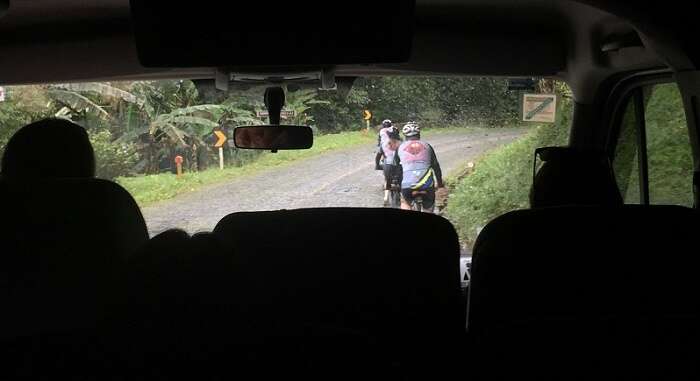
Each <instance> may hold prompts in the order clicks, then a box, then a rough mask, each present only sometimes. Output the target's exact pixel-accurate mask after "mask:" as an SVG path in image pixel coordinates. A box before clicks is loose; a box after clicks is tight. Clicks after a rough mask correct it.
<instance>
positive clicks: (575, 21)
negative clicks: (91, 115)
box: [0, 0, 700, 380]
mask: <svg viewBox="0 0 700 381" xmlns="http://www.w3.org/2000/svg"><path fill="white" fill-rule="evenodd" d="M695 18H696V13H695V12H694V4H693V3H692V2H683V1H673V0H669V1H666V2H639V1H632V0H615V1H612V0H610V1H603V0H528V1H525V0H490V1H484V0H415V1H399V0H396V1H386V2H376V1H375V2H369V1H353V2H338V3H333V4H331V3H322V4H320V3H319V4H317V3H315V2H311V1H297V2H287V3H280V4H278V3H263V2H260V3H253V2H217V1H211V0H200V1H198V2H183V3H180V2H169V1H162V0H157V1H145V0H131V1H128V0H104V1H99V2H85V1H78V0H60V1H49V0H31V1H30V0H5V1H0V85H4V86H9V85H23V84H36V83H68V82H88V81H102V80H112V81H127V80H142V79H163V78H188V79H192V80H193V81H196V82H197V83H198V84H200V85H202V86H210V87H212V88H215V89H217V91H226V90H227V89H234V88H237V87H244V86H247V85H250V84H251V83H256V84H259V83H263V84H270V85H277V84H284V83H287V82H289V83H291V82H294V83H298V84H301V85H302V86H309V87H314V88H335V87H337V88H338V89H341V88H342V87H343V86H346V85H347V84H350V85H351V84H352V81H353V80H354V79H355V78H357V77H371V76H419V75H420V76H458V75H481V76H501V77H512V78H525V77H528V78H529V77H538V78H554V79H558V80H561V81H563V82H565V83H566V84H568V86H569V87H570V88H571V92H572V94H573V104H574V108H573V118H572V126H571V132H570V136H569V144H568V145H567V146H566V147H543V148H542V149H538V151H537V152H533V153H532V154H533V155H534V158H535V164H537V162H538V161H539V162H540V163H541V165H539V166H538V165H536V166H535V168H534V170H535V173H533V182H532V187H531V188H530V189H528V190H527V191H528V192H529V194H530V202H531V205H530V206H531V207H530V208H527V209H522V210H517V211H513V212H510V213H506V214H504V215H502V216H499V217H497V218H496V219H495V220H493V221H491V222H490V223H488V224H487V225H486V226H485V227H484V228H483V230H482V231H481V233H480V234H479V236H478V238H477V240H476V243H475V244H474V248H473V254H472V259H471V262H470V274H469V282H468V284H469V287H468V289H467V290H464V289H463V288H462V287H461V283H462V281H463V279H461V277H460V243H459V239H458V235H457V232H456V231H455V227H454V226H453V225H452V224H451V223H450V222H449V221H448V220H446V219H445V218H443V217H440V216H436V215H432V214H427V213H416V212H412V211H404V210H397V209H388V208H346V207H343V208H333V207H329V208H306V209H289V210H274V211H258V212H236V213H232V214H229V215H227V216H226V217H224V218H223V219H221V220H220V221H219V222H218V223H217V224H216V225H215V226H212V227H211V229H210V231H207V232H198V233H196V234H191V233H188V232H186V231H184V230H179V229H177V226H173V227H172V229H170V230H167V231H165V232H163V233H161V234H158V235H155V236H152V237H150V236H149V233H148V229H147V227H146V222H145V221H144V217H143V215H142V213H141V211H140V209H139V206H138V205H137V203H136V202H135V201H134V199H133V197H132V196H131V195H130V194H129V192H127V191H126V190H125V189H123V188H122V187H121V186H120V185H118V184H117V183H115V182H112V181H108V180H103V179H98V178H95V174H94V162H95V157H94V154H93V150H92V147H91V146H90V142H89V141H88V140H87V137H86V136H85V133H84V131H82V130H80V131H78V130H72V129H71V126H70V124H69V123H63V122H61V120H49V121H43V122H37V123H34V124H33V125H29V126H28V127H27V128H25V129H22V130H21V133H18V134H15V135H14V136H13V137H12V139H11V140H10V141H9V142H8V144H7V147H6V149H5V151H4V156H3V160H2V169H1V171H0V195H2V197H0V203H2V206H0V211H1V214H0V227H1V229H0V289H2V291H0V298H1V299H0V300H1V301H2V302H1V304H2V306H3V308H2V313H1V314H0V322H2V324H0V332H1V333H0V342H1V344H0V348H2V350H1V351H2V352H0V353H2V358H3V362H5V364H7V365H6V366H4V367H3V368H4V369H3V371H2V373H3V374H4V376H3V377H2V378H4V379H8V380H9V379H48V378H59V379H62V378H66V379H185V378H187V379H232V378H235V377H243V378H253V377H254V378H257V379H271V378H280V377H285V378H297V377H299V378H300V379H324V380H326V379H354V380H356V379H359V378H377V379H379V378H382V379H447V378H448V377H460V378H465V379H487V380H490V379H516V378H525V379H531V378H532V379H697V377H698V374H699V373H700V370H699V369H698V359H700V346H699V345H698V343H699V341H698V340H699V339H700V331H699V329H698V327H699V326H700V299H698V297H697V295H698V291H700V280H699V278H698V275H697V269H698V265H699V264H700V259H698V257H696V256H695V254H693V253H694V252H696V251H695V250H697V247H698V239H699V237H700V236H699V235H698V232H699V231H700V230H699V228H700V219H699V216H698V213H697V211H696V210H695V208H696V206H697V205H698V201H699V200H700V189H698V181H700V180H699V179H700V175H699V174H700V141H699V140H698V139H699V137H698V136H699V135H698V122H699V118H700V114H698V113H699V112H700V71H699V69H698V65H700V46H699V45H698V44H697V42H696V41H695V40H696V36H698V35H700V30H699V29H700V27H699V26H698V23H697V22H696V21H695ZM183 19H188V20H189V21H190V22H189V24H188V25H187V27H186V28H185V27H183V23H182V20H183ZM290 20H291V21H290ZM329 25H336V26H337V25H343V26H345V27H343V28H329V27H328V26H329ZM183 46H184V47H186V48H185V49H183ZM244 53H245V54H244ZM657 84H674V85H676V86H677V87H678V89H679V91H680V94H681V97H682V105H683V108H684V111H685V118H686V124H687V131H688V143H689V145H690V150H691V153H692V162H693V173H692V175H689V176H688V177H687V188H688V189H689V192H692V197H693V205H692V206H690V205H689V206H678V205H666V204H663V203H661V202H656V201H655V199H654V194H653V189H651V190H650V181H649V170H650V168H651V167H653V166H654V165H655V164H654V161H653V160H652V159H650V158H651V157H652V154H653V153H652V152H647V144H646V135H645V132H644V131H645V114H644V110H643V107H642V108H640V105H642V102H644V97H645V89H646V88H648V87H649V86H654V85H657ZM350 85H347V86H350ZM275 102H277V100H276V98H275V97H274V94H273V95H269V96H268V95H266V99H265V103H266V105H267V106H268V109H269V110H270V113H271V114H273V113H276V114H277V123H275V122H271V124H279V113H280V110H281V106H280V105H275V104H276V103H275ZM274 110H276V111H274ZM270 119H271V121H272V120H273V119H274V118H273V116H271V117H270ZM628 127H629V128H631V129H632V135H630V136H632V138H631V140H630V141H631V142H632V143H631V144H636V147H638V151H637V154H636V156H634V158H633V160H635V165H636V167H635V168H637V169H638V171H639V178H638V179H637V180H638V184H637V185H636V187H632V188H633V189H631V190H630V189H621V188H620V187H619V182H616V175H617V174H618V173H616V171H617V170H618V168H617V163H618V161H616V160H615V159H616V157H617V154H618V152H619V151H620V149H621V147H622V143H621V141H622V137H623V136H626V135H625V134H626V132H625V131H626V130H625V129H626V128H628ZM661 127H662V128H663V123H661ZM2 128H3V126H0V129H2ZM308 134H310V130H309V132H308ZM300 144H301V145H303V143H300ZM504 176H508V174H507V173H505V174H504ZM653 186H654V185H653V184H652V185H651V188H653ZM631 191H634V192H637V197H636V198H635V199H633V200H631V201H630V198H629V197H627V195H628V194H629V192H631ZM387 229H390V231H391V235H392V236H396V237H400V238H399V239H402V240H408V241H410V249H406V248H405V247H398V246H392V245H390V244H388V242H387V241H388V240H389V239H392V238H389V237H388V236H387V235H386V234H382V233H381V232H384V231H386V230H387ZM407 232H417V233H407ZM694 247H695V248H696V249H693V248H694Z"/></svg>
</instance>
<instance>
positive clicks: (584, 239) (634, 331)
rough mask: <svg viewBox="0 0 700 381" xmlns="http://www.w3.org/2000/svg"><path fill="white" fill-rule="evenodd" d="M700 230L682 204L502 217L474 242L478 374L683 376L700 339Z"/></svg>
mask: <svg viewBox="0 0 700 381" xmlns="http://www.w3.org/2000/svg"><path fill="white" fill-rule="evenodd" d="M699 227H700V220H699V219H698V214H697V212H696V211H694V210H692V209H687V208H682V207H675V206H646V207H645V206H633V205H625V206H620V207H611V208H604V207H560V208H542V209H534V210H522V211H516V212H512V213H508V214H506V215H503V216H501V217H499V218H497V219H495V220H494V221H492V222H491V223H490V224H488V225H487V226H486V227H485V228H484V230H483V231H482V233H481V235H480V236H479V238H478V239H477V242H476V244H475V247H474V252H473V263H472V278H471V282H470V290H469V311H468V334H469V336H470V338H471V340H472V341H473V345H474V347H473V350H474V352H475V353H477V354H479V355H480V356H481V358H480V361H477V362H478V363H479V365H480V366H482V367H483V368H482V370H483V371H484V372H491V373H489V374H491V375H494V374H493V373H492V372H494V371H495V372H505V373H506V374H500V376H515V375H522V374H526V373H527V372H528V371H532V372H538V373H537V374H538V375H545V374H548V375H550V376H551V375H553V374H556V372H558V371H572V370H573V369H576V370H577V371H581V372H591V374H596V372H599V371H601V370H605V371H606V372H607V373H605V374H607V375H608V376H610V375H613V374H614V375H616V376H621V375H626V376H630V375H632V374H635V376H642V377H645V376H649V375H652V374H655V375H658V373H663V372H666V371H667V368H669V366H670V365H671V364H673V366H670V368H672V369H673V371H674V372H681V374H682V372H684V371H687V370H688V366H689V365H690V364H694V362H687V361H685V362H684V360H686V359H687V358H688V357H687V355H688V353H689V352H688V351H689V350H690V348H692V347H691V346H689V345H687V344H688V343H690V342H692V340H696V339H698V338H700V337H699V336H698V328H697V326H698V322H700V320H699V319H700V299H698V297H697V295H698V292H699V291H700V278H698V276H697V269H698V264H700V257H698V256H697V255H695V253H696V251H697V247H698V241H699V240H700V236H698V234H697V232H698V228H699ZM535 343H536V345H535ZM697 352H698V351H697V348H696V349H694V353H696V354H697ZM493 359H499V361H501V364H500V365H499V366H496V364H495V363H494V362H495V360H493ZM545 359H546V363H547V364H546V365H545V364H544V363H543V360H545ZM646 361H650V363H649V364H647V365H648V366H645V367H640V366H639V364H646V363H645V362H646ZM634 364H637V365H634ZM509 372H513V373H509ZM548 372H551V373H548ZM636 372H638V374H637V373H636ZM655 372H657V373H655ZM587 374H588V373H587ZM597 374H598V375H600V373H597ZM669 374H671V373H669Z"/></svg>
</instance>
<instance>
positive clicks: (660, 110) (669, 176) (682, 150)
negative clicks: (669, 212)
mask: <svg viewBox="0 0 700 381" xmlns="http://www.w3.org/2000/svg"><path fill="white" fill-rule="evenodd" d="M635 100H637V101H635ZM624 107H625V110H624V114H623V117H622V119H621V124H620V130H619V136H618V140H617V144H616V148H615V154H614V159H613V160H614V161H613V166H614V170H615V176H616V179H617V184H618V187H619V189H620V192H621V194H622V196H623V198H624V201H625V203H628V204H639V203H647V202H648V203H650V204H661V205H683V206H692V205H693V191H692V177H693V159H692V154H691V145H690V140H689V135H688V127H687V124H686V119H685V112H684V109H683V102H682V98H681V94H680V91H679V89H678V86H677V85H676V84H675V83H664V84H655V85H649V86H645V87H643V88H639V89H637V90H635V92H634V93H633V95H632V96H631V97H630V99H629V100H628V102H627V103H626V104H625V106H624ZM642 144H643V145H642ZM640 164H641V165H640ZM644 179H647V180H646V181H645V180H644Z"/></svg>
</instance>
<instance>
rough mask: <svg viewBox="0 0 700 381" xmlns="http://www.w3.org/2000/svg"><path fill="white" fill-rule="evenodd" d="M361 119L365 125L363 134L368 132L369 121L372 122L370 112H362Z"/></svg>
mask: <svg viewBox="0 0 700 381" xmlns="http://www.w3.org/2000/svg"><path fill="white" fill-rule="evenodd" d="M362 119H364V120H365V123H366V124H367V125H366V127H365V133H368V132H369V127H370V122H369V121H370V120H372V112H371V111H369V110H364V111H362Z"/></svg>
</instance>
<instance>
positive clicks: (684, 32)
mask: <svg viewBox="0 0 700 381" xmlns="http://www.w3.org/2000/svg"><path fill="white" fill-rule="evenodd" d="M673 3H674V1H665V2H654V3H653V4H639V2H635V1H633V0H624V1H622V0H620V1H605V0H561V1H555V0H549V1H545V0H535V1H523V0H418V1H417V3H416V34H415V37H414V45H413V53H412V57H411V59H410V60H409V62H406V63H402V64H372V65H342V66H338V67H336V75H338V76H369V75H399V74H400V75H421V74H423V75H426V74H427V75H500V76H547V77H557V78H561V79H563V80H566V81H567V82H568V83H569V85H570V86H571V87H572V89H573V90H574V94H575V97H576V100H577V102H579V103H589V102H592V101H593V97H594V95H595V91H596V89H597V88H598V85H599V84H600V83H601V82H602V81H604V80H605V79H606V78H608V77H610V76H611V75H614V74H616V73H622V72H627V71H632V70H642V69H654V68H667V67H670V68H672V69H674V70H689V69H693V68H694V67H695V66H696V62H697V61H699V60H700V54H699V53H698V51H700V48H696V47H695V46H694V44H693V43H692V41H691V39H692V37H693V36H695V35H697V29H698V27H697V25H696V23H693V22H690V18H691V17H692V12H690V11H689V9H690V8H691V7H692V4H687V3H685V2H680V1H679V2H678V4H677V6H671V5H672V4H673ZM370 13H371V11H370ZM686 21H688V22H686ZM635 32H636V33H637V34H638V35H639V37H640V38H641V41H642V42H643V46H629V47H622V48H621V49H615V50H612V51H607V52H604V51H603V50H602V49H601V48H602V46H603V44H605V43H607V42H610V41H613V42H614V41H615V40H616V39H618V38H620V36H625V35H629V34H630V33H635ZM0 36H2V38H1V39H0V52H2V54H1V55H0V84H5V85H7V84H26V83H46V82H72V81H95V80H127V79H129V80H133V79H155V78H192V79H197V78H213V76H214V72H215V68H187V69H147V68H144V67H142V66H141V65H140V64H139V62H138V59H137V57H136V49H135V46H134V39H133V35H132V30H131V24H130V14H129V2H128V0H102V1H99V2H87V1H84V0H60V1H59V0H13V1H12V2H11V4H10V9H9V11H8V12H7V13H6V14H5V16H3V17H2V18H1V19H0ZM271 64H274V63H271ZM293 69H294V68H275V70H276V71H278V72H286V71H292V70H293ZM236 70H237V71H240V72H255V71H256V68H237V69H236Z"/></svg>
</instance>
